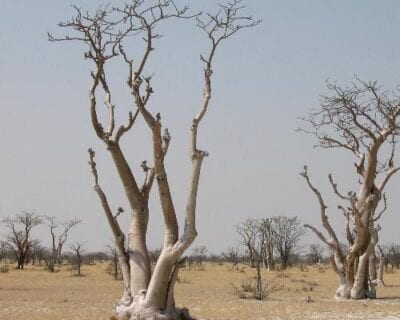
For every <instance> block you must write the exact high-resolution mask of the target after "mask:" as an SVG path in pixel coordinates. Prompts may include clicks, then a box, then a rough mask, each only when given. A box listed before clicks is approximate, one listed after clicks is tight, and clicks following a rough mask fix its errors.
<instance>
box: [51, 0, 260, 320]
mask: <svg viewBox="0 0 400 320" xmlns="http://www.w3.org/2000/svg"><path fill="white" fill-rule="evenodd" d="M241 2H242V1H241V0H233V1H232V2H230V3H229V4H227V5H220V6H219V11H218V13H217V14H214V15H213V14H207V15H205V16H203V15H202V16H200V15H194V16H193V15H192V16H191V15H189V14H188V8H187V7H185V8H183V9H180V8H178V7H177V6H176V4H175V3H174V1H173V0H163V1H159V0H152V1H143V0H131V1H129V2H128V3H126V4H125V6H122V7H119V8H111V7H105V8H100V9H98V10H97V11H96V12H95V13H94V14H90V13H88V12H86V11H82V10H80V9H79V8H75V9H76V11H77V14H76V16H75V17H73V18H72V19H71V20H69V21H66V22H62V23H60V24H59V26H60V27H62V28H68V29H72V30H73V31H74V32H75V33H74V35H72V36H69V35H68V36H65V37H62V38H55V37H53V36H51V35H50V36H49V38H50V40H51V41H79V42H81V43H83V44H84V45H85V46H86V51H85V58H86V59H88V60H89V61H91V62H93V65H94V71H93V72H92V74H91V76H92V86H91V88H90V113H91V121H92V125H93V128H94V130H95V132H96V134H97V136H98V138H99V139H100V140H101V141H103V142H104V143H105V145H106V147H107V150H108V151H109V152H110V154H111V156H112V159H113V161H114V164H115V166H116V168H117V171H118V174H119V177H120V179H121V182H122V185H123V187H124V190H125V193H126V196H127V199H128V202H129V205H130V209H131V212H132V219H131V223H130V229H129V238H128V247H129V249H128V250H126V248H125V236H124V234H123V232H122V231H121V228H120V227H119V223H118V220H117V217H116V216H114V214H113V211H112V210H111V207H110V205H109V203H108V199H107V197H106V195H105V193H104V192H103V190H102V188H101V187H100V184H99V178H98V172H97V168H96V163H95V159H94V152H93V151H92V150H90V166H91V168H92V173H93V176H94V180H95V186H94V189H95V191H96V192H97V194H98V196H99V198H100V200H101V204H102V206H103V209H104V211H105V213H106V217H107V220H108V222H109V225H110V227H111V229H112V232H113V235H114V237H115V242H116V248H117V250H118V256H119V263H120V266H121V270H122V275H123V279H124V294H123V297H122V298H121V301H120V303H119V305H118V306H117V307H116V313H117V316H118V317H119V318H120V319H125V318H132V319H133V317H135V319H147V318H163V319H164V318H166V319H177V318H179V317H185V315H186V317H187V318H188V317H189V316H188V314H187V312H186V311H184V310H179V309H177V308H176V307H175V300H174V283H175V281H176V278H177V272H178V270H179V265H180V261H181V258H182V255H183V254H184V252H185V251H186V250H187V248H188V247H189V246H190V245H191V244H192V242H193V241H194V239H195V237H196V235H197V231H196V224H195V211H196V199H197V191H198V185H199V179H200V171H201V166H202V162H203V160H204V158H205V157H206V156H207V155H208V153H207V152H205V151H202V150H200V149H199V148H198V143H197V138H198V129H199V124H200V123H201V121H202V120H203V118H204V115H205V114H206V111H207V109H208V106H209V102H210V99H211V79H212V74H213V60H214V57H215V53H216V50H217V49H218V47H219V46H220V44H221V43H222V42H223V41H225V40H226V39H228V38H230V37H231V36H233V35H234V34H236V33H237V32H238V31H240V30H241V29H243V28H248V27H252V26H254V25H256V24H257V23H258V22H255V21H253V20H252V18H251V17H247V16H243V15H241V12H242V11H241V9H242V8H243V6H242V3H241ZM175 18H186V19H187V18H194V19H195V20H196V22H197V25H198V27H199V28H200V29H201V30H203V31H204V32H205V33H206V35H207V38H208V39H209V41H210V45H211V48H210V51H209V52H208V54H207V55H202V56H201V61H202V62H203V63H204V94H203V103H202V106H201V108H200V112H199V113H198V114H197V115H196V116H195V117H194V118H193V121H192V126H191V131H192V136H191V160H192V164H193V169H192V179H191V183H190V187H189V199H188V203H187V207H186V216H185V226H184V230H183V234H182V236H181V237H179V232H178V222H177V218H176V214H175V207H174V202H173V200H172V195H171V192H170V185H169V182H168V178H167V172H166V168H165V164H164V159H165V157H166V155H167V151H168V146H169V143H170V139H171V137H170V134H169V132H168V130H165V131H164V133H163V131H162V122H161V116H160V114H153V113H151V111H150V110H149V108H148V105H149V101H150V99H151V96H152V94H153V93H154V90H153V88H152V81H151V77H150V76H146V74H145V72H146V70H145V69H146V68H147V65H148V62H149V59H150V57H151V55H152V52H153V51H154V49H155V47H154V44H155V42H156V40H157V39H158V38H160V34H158V33H157V30H159V29H158V28H159V27H160V25H162V24H163V23H164V22H166V21H169V20H171V19H175ZM135 36H139V37H138V38H139V39H143V40H144V51H143V55H142V56H140V57H138V58H137V59H134V60H132V59H131V58H130V55H129V53H128V50H127V49H129V48H128V46H127V42H128V41H130V40H134V39H135V38H134V37H135ZM117 58H121V59H122V61H123V62H125V63H126V66H127V73H128V82H127V83H128V89H129V91H130V93H131V95H132V98H133V101H134V103H135V105H136V110H133V112H131V113H130V114H129V117H128V124H127V125H125V126H124V125H122V126H119V127H118V128H116V125H115V115H114V110H115V106H114V104H113V101H112V95H111V89H110V86H109V84H108V80H107V79H108V78H107V74H108V72H107V70H108V69H107V68H106V67H108V66H109V65H110V63H109V62H110V61H114V60H115V59H117ZM99 90H102V91H103V92H104V94H105V103H106V106H107V108H108V112H109V123H108V125H107V126H105V125H103V124H101V122H100V120H99V117H98V110H97V99H96V93H98V91H99ZM139 114H140V115H141V117H142V118H143V119H144V120H145V123H146V124H147V126H148V128H149V130H150V131H151V134H152V144H153V159H154V163H153V167H149V166H148V165H147V162H143V163H142V168H143V170H144V172H145V175H146V177H145V182H144V183H143V184H142V186H140V185H139V184H138V183H137V179H136V178H137V177H135V175H134V173H133V171H132V170H131V168H130V166H129V164H128V162H127V160H126V158H125V155H124V153H123V151H122V149H121V146H120V139H121V138H122V137H123V136H124V134H125V133H126V132H127V131H129V130H130V129H131V128H132V127H133V125H134V123H135V120H136V118H137V117H138V116H139ZM154 180H156V181H157V184H158V191H159V197H160V202H161V207H162V213H163V216H164V224H165V236H164V244H163V249H162V252H161V254H160V257H159V259H158V261H157V263H156V266H155V268H154V271H153V272H152V269H151V265H150V259H149V254H148V250H147V245H146V234H147V224H148V217H149V207H148V201H149V194H150V191H151V188H152V185H153V182H154ZM118 212H119V211H118ZM118 212H117V213H118Z"/></svg>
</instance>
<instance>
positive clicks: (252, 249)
mask: <svg viewBox="0 0 400 320" xmlns="http://www.w3.org/2000/svg"><path fill="white" fill-rule="evenodd" d="M236 231H237V233H238V234H239V236H240V237H241V241H242V245H243V246H244V247H245V248H246V250H247V254H248V258H249V264H250V267H252V268H255V267H256V254H257V252H256V251H257V245H256V242H257V234H258V225H257V221H256V220H254V219H247V220H246V221H244V222H243V223H241V224H239V225H237V226H236Z"/></svg>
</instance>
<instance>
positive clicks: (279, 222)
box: [272, 216, 304, 269]
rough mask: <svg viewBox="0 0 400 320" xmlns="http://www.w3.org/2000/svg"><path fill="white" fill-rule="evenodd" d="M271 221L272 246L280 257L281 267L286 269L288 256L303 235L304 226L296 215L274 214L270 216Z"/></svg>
mask: <svg viewBox="0 0 400 320" xmlns="http://www.w3.org/2000/svg"><path fill="white" fill-rule="evenodd" d="M272 223H273V244H274V248H275V250H276V252H277V253H278V254H279V257H280V259H281V266H282V269H286V268H287V267H288V262H289V257H290V256H291V254H293V253H294V251H295V250H296V248H297V246H298V244H299V242H300V240H301V237H302V236H303V235H304V228H303V226H302V225H301V221H300V219H299V218H298V217H292V218H290V217H285V216H276V217H273V218H272Z"/></svg>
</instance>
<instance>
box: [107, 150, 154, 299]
mask: <svg viewBox="0 0 400 320" xmlns="http://www.w3.org/2000/svg"><path fill="white" fill-rule="evenodd" d="M108 150H109V151H110V153H111V155H112V157H113V160H114V164H115V166H116V168H117V170H118V173H119V176H120V178H121V181H122V185H123V187H124V190H125V194H126V196H127V198H128V201H129V205H130V207H131V210H132V220H131V222H130V226H129V234H128V248H129V266H130V290H131V294H132V296H134V295H136V294H138V293H139V292H142V291H143V290H146V289H147V286H148V284H149V281H150V276H151V265H150V258H149V255H148V250H147V246H146V232H147V224H148V219H149V210H148V204H147V199H142V198H141V197H140V194H141V193H140V191H139V189H138V186H137V184H136V181H135V178H134V176H133V174H132V171H131V169H130V167H129V165H128V163H127V161H126V159H125V157H124V154H123V153H122V150H121V149H120V147H119V145H118V144H116V143H110V144H109V145H108Z"/></svg>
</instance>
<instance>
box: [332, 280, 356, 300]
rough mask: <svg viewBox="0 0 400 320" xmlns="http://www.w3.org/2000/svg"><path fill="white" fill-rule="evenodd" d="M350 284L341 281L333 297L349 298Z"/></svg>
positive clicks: (337, 298) (338, 298)
mask: <svg viewBox="0 0 400 320" xmlns="http://www.w3.org/2000/svg"><path fill="white" fill-rule="evenodd" d="M351 288H352V285H351V284H350V283H341V284H340V285H339V287H338V288H337V290H336V294H335V299H336V300H345V299H350V292H351Z"/></svg>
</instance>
